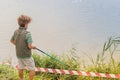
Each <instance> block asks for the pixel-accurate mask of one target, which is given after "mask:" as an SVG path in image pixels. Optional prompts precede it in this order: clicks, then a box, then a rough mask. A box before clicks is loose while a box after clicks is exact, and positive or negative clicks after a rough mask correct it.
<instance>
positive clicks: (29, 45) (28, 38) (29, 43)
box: [26, 32, 36, 49]
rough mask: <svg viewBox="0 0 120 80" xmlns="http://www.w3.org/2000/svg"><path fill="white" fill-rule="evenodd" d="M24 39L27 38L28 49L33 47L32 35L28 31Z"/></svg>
mask: <svg viewBox="0 0 120 80" xmlns="http://www.w3.org/2000/svg"><path fill="white" fill-rule="evenodd" d="M26 39H27V43H28V48H29V49H35V48H36V47H35V46H33V45H32V42H33V41H32V36H31V34H30V33H29V32H28V33H27V34H26Z"/></svg>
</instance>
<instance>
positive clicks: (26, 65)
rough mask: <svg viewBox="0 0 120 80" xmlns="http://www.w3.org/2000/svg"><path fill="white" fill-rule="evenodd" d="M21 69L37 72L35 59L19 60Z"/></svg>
mask: <svg viewBox="0 0 120 80" xmlns="http://www.w3.org/2000/svg"><path fill="white" fill-rule="evenodd" d="M18 66H19V69H27V70H35V63H34V60H33V58H32V57H31V58H27V59H19V58H18Z"/></svg>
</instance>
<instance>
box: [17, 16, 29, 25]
mask: <svg viewBox="0 0 120 80" xmlns="http://www.w3.org/2000/svg"><path fill="white" fill-rule="evenodd" d="M30 22H31V18H30V17H29V16H26V15H20V16H19V17H18V24H19V26H20V27H25V24H28V23H30Z"/></svg>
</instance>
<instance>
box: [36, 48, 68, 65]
mask: <svg viewBox="0 0 120 80" xmlns="http://www.w3.org/2000/svg"><path fill="white" fill-rule="evenodd" d="M36 50H38V51H40V52H42V53H43V54H45V55H47V56H48V57H50V58H52V59H53V60H55V61H57V62H59V63H61V64H62V65H65V66H68V65H66V64H65V63H64V62H62V61H60V60H58V59H57V58H55V57H53V56H51V55H50V54H48V53H46V52H44V51H42V50H40V49H38V48H36Z"/></svg>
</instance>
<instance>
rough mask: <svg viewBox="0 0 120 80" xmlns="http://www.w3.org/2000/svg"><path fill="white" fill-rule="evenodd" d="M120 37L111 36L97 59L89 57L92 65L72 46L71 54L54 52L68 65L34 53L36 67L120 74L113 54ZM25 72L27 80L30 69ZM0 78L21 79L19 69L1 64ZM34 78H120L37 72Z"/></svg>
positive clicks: (52, 79)
mask: <svg viewBox="0 0 120 80" xmlns="http://www.w3.org/2000/svg"><path fill="white" fill-rule="evenodd" d="M119 39H120V38H119V37H117V38H112V37H111V38H109V39H108V41H106V42H105V43H104V46H103V50H102V52H101V53H99V54H98V55H97V56H96V59H93V58H89V59H90V61H91V63H92V64H90V65H85V63H83V62H82V61H81V60H80V58H79V57H78V56H75V55H76V49H75V48H72V50H71V51H70V52H69V53H68V54H69V55H61V56H57V55H55V54H52V56H54V57H55V58H57V59H59V60H60V61H62V62H63V63H65V64H66V65H67V66H66V65H64V64H61V63H59V62H57V61H55V60H53V59H51V58H49V57H47V56H40V55H39V54H37V53H34V54H33V58H34V60H35V63H36V67H43V68H55V69H66V70H84V71H86V72H98V73H108V74H109V73H113V74H119V73H120V62H119V61H116V59H115V58H114V57H113V55H115V51H116V50H117V49H118V45H119V43H120V40H119ZM106 54H109V55H110V58H109V60H108V62H106V57H105V55H106ZM83 64H84V65H83ZM81 66H84V67H81ZM24 74H25V76H24V77H25V80H27V79H28V71H25V72H24ZM0 80H19V77H18V73H17V70H15V69H13V68H12V67H11V66H6V65H0ZM34 80H120V79H113V78H112V79H111V78H101V77H87V76H75V75H61V74H51V73H43V72H36V74H35V77H34Z"/></svg>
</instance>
